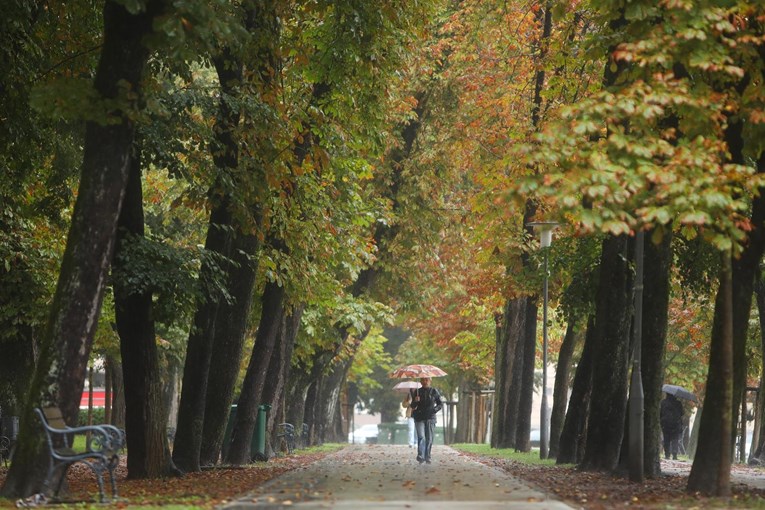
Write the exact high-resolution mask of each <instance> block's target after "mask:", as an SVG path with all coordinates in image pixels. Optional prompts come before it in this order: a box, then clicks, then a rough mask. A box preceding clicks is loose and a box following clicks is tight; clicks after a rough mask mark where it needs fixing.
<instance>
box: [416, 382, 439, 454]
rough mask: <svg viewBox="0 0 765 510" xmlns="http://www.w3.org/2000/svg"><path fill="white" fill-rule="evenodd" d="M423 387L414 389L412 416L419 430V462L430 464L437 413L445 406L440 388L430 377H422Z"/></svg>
mask: <svg viewBox="0 0 765 510" xmlns="http://www.w3.org/2000/svg"><path fill="white" fill-rule="evenodd" d="M420 383H421V384H422V387H421V388H418V389H416V390H412V403H411V404H410V407H411V408H412V417H413V418H414V428H415V430H416V431H417V462H419V463H420V464H422V463H423V462H427V463H428V464H430V451H431V449H432V448H433V437H434V435H435V430H436V415H437V414H438V411H440V410H441V407H443V403H442V402H441V395H440V394H439V393H438V390H437V389H435V388H433V387H431V386H430V377H422V378H420Z"/></svg>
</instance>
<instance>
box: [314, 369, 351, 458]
mask: <svg viewBox="0 0 765 510" xmlns="http://www.w3.org/2000/svg"><path fill="white" fill-rule="evenodd" d="M351 363H353V358H352V357H350V358H347V359H344V360H343V361H340V362H338V363H336V364H335V365H334V366H333V367H332V368H331V369H330V370H331V371H330V373H329V374H327V375H325V376H324V377H322V381H321V383H320V384H319V387H320V388H321V392H320V393H319V397H318V407H317V411H318V414H317V415H316V416H315V420H316V421H318V423H321V424H323V427H322V428H321V434H320V436H319V441H321V442H322V443H327V442H330V443H337V442H345V441H347V437H348V436H347V435H345V436H343V435H342V434H341V433H340V432H339V431H341V430H342V426H341V424H340V423H338V420H339V419H340V413H339V412H338V411H339V409H340V406H339V403H340V393H341V389H342V386H343V383H344V382H345V378H346V376H347V375H348V370H349V369H350V367H351Z"/></svg>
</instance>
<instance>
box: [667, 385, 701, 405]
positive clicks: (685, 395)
mask: <svg viewBox="0 0 765 510" xmlns="http://www.w3.org/2000/svg"><path fill="white" fill-rule="evenodd" d="M661 391H663V392H664V393H669V394H670V395H674V396H676V397H677V398H682V399H684V400H690V401H691V402H697V401H698V400H697V399H696V395H694V394H693V393H691V392H690V391H688V390H686V389H685V388H683V387H682V386H675V385H674V384H665V385H664V386H662V387H661Z"/></svg>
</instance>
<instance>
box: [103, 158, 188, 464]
mask: <svg viewBox="0 0 765 510" xmlns="http://www.w3.org/2000/svg"><path fill="white" fill-rule="evenodd" d="M138 153H139V149H138V146H137V145H136V146H135V153H134V154H133V156H132V157H131V158H130V159H131V164H130V175H129V177H128V183H127V188H126V191H125V201H124V204H123V206H122V211H121V213H120V217H119V221H118V224H117V244H116V249H115V253H114V262H113V274H114V275H115V276H117V275H119V277H117V278H115V285H114V316H115V320H116V323H117V332H118V333H119V336H120V352H121V353H122V370H123V377H124V381H125V407H126V418H127V419H126V422H125V432H126V436H127V446H128V449H129V451H130V455H129V456H128V462H127V467H128V478H133V479H135V478H159V477H164V476H168V475H172V474H175V473H176V469H175V466H174V465H173V462H172V459H171V458H170V446H169V444H168V441H167V412H166V410H165V406H164V401H163V398H162V389H163V388H162V379H161V374H160V366H159V354H158V352H157V341H156V333H155V330H154V319H152V292H151V291H150V290H147V291H144V292H136V291H134V290H133V289H131V288H130V287H129V286H126V285H125V282H127V281H129V280H130V277H131V276H132V275H131V274H129V273H127V272H126V269H125V261H124V259H123V258H122V256H123V254H125V251H126V249H127V248H128V246H129V245H130V243H131V242H136V241H137V240H138V239H142V238H143V236H144V214H143V193H142V190H141V162H140V156H139V154H138Z"/></svg>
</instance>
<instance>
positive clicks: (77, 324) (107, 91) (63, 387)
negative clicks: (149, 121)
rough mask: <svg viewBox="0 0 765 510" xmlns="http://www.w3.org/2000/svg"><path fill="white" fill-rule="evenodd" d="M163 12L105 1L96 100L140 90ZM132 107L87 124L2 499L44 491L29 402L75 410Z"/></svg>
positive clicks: (70, 414) (70, 417) (121, 183)
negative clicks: (134, 11) (53, 284)
mask: <svg viewBox="0 0 765 510" xmlns="http://www.w3.org/2000/svg"><path fill="white" fill-rule="evenodd" d="M163 9H164V2H162V1H157V0H148V1H147V2H146V6H145V9H144V11H143V12H140V13H137V14H130V13H129V12H128V11H127V10H126V9H125V8H124V7H123V6H122V5H121V4H119V3H117V2H112V1H108V2H106V4H105V5H104V40H103V45H102V47H101V58H100V60H99V63H98V68H97V70H96V76H95V80H94V88H95V90H96V91H97V93H98V95H99V96H100V97H102V98H105V99H113V100H115V99H117V98H118V97H119V96H120V94H121V91H122V90H124V87H125V85H124V84H127V85H128V86H129V87H130V89H131V91H132V92H134V93H135V92H139V93H140V90H141V77H142V75H143V70H144V66H145V64H146V62H147V59H148V57H149V50H148V48H147V47H146V46H145V45H144V38H145V36H147V35H149V34H151V33H152V30H153V28H152V23H153V20H154V19H155V17H157V16H158V15H159V14H161V11H162V10H163ZM123 101H125V100H124V99H123ZM131 108H132V105H129V104H125V103H123V104H120V105H119V106H118V107H116V109H115V110H113V111H112V112H110V114H111V118H112V119H114V120H115V122H111V123H108V124H106V123H104V124H100V123H96V122H88V123H87V125H86V129H85V143H84V156H83V164H82V173H81V179H80V186H79V191H78V194H77V202H76V204H75V206H74V212H73V215H72V221H71V226H70V229H69V237H68V239H67V245H66V249H65V252H64V256H63V260H62V263H61V270H60V273H59V279H58V284H57V286H56V292H55V295H54V298H53V303H52V305H51V311H50V316H49V319H48V323H47V325H46V328H45V333H44V335H43V338H42V342H41V351H40V358H39V362H38V365H37V367H36V371H35V375H34V377H33V379H32V381H31V382H30V384H29V395H30V399H29V401H28V403H27V405H26V406H25V408H24V411H23V413H22V415H21V433H20V435H19V439H18V442H17V444H16V451H15V454H14V458H13V463H12V465H11V468H10V471H9V473H8V477H7V478H6V482H5V485H4V487H3V491H2V495H3V496H5V497H24V496H28V495H29V494H32V493H35V492H39V491H40V490H41V488H42V479H43V477H44V475H45V469H44V468H43V469H40V468H41V466H40V464H39V463H38V462H37V459H39V458H40V454H41V452H42V447H43V443H42V437H41V435H40V433H39V432H38V431H39V424H37V423H36V418H35V417H34V415H33V411H32V409H33V407H34V406H36V405H38V404H40V403H41V402H42V403H43V404H45V405H49V404H55V405H58V406H59V407H60V408H61V410H62V412H63V414H64V418H65V420H66V421H67V423H75V421H76V418H77V414H78V412H79V403H80V397H81V395H82V388H83V383H84V378H85V370H86V367H87V362H88V357H89V354H90V348H91V346H92V342H93V335H94V333H95V328H96V325H97V323H98V315H99V312H100V308H101V300H102V298H103V289H104V283H105V279H106V275H107V271H108V268H109V264H110V262H111V258H112V251H113V249H114V236H115V231H116V228H117V217H118V216H119V211H120V207H121V206H122V200H123V196H124V192H125V184H126V182H127V175H128V160H129V155H130V150H131V147H132V145H133V137H134V134H135V126H134V123H133V121H132V120H131V115H130V114H129V112H128V110H130V109H131ZM41 393H42V397H41V396H40V394H41Z"/></svg>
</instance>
